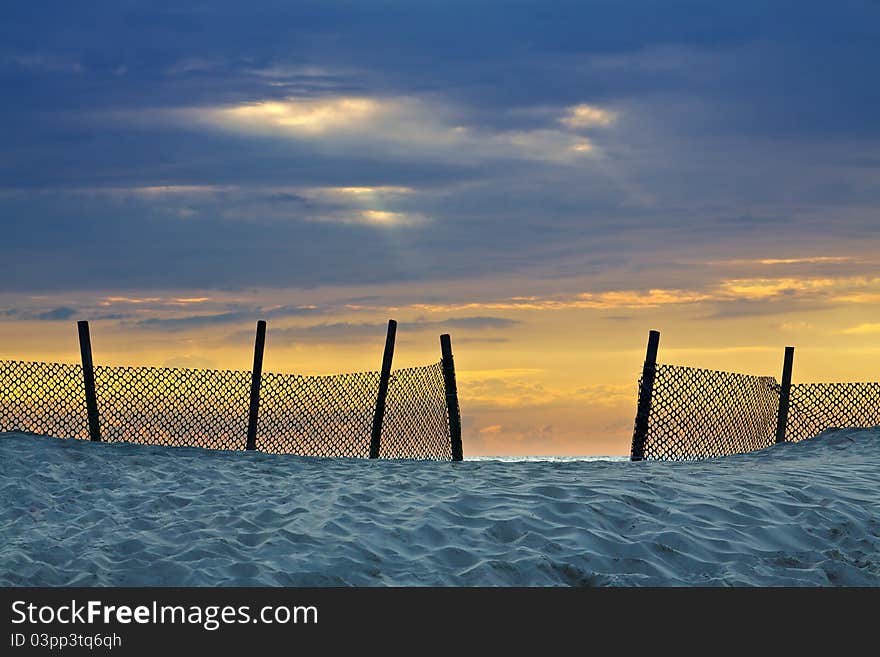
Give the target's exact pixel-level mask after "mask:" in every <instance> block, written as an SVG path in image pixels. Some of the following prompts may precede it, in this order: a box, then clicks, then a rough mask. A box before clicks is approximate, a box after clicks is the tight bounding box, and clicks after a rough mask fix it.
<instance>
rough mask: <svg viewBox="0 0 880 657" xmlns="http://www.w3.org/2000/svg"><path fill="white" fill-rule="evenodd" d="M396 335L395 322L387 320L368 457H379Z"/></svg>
mask: <svg viewBox="0 0 880 657" xmlns="http://www.w3.org/2000/svg"><path fill="white" fill-rule="evenodd" d="M396 336H397V322H395V321H394V320H393V319H389V320H388V333H387V334H386V336H385V353H384V354H382V371H381V373H380V374H379V392H378V394H377V395H376V411H375V413H373V431H372V433H371V434H370V458H371V459H377V458H379V443H380V441H381V440H382V421H383V420H384V419H385V399H386V397H387V396H388V382H389V381H390V380H391V360H392V359H393V358H394V339H395V337H396Z"/></svg>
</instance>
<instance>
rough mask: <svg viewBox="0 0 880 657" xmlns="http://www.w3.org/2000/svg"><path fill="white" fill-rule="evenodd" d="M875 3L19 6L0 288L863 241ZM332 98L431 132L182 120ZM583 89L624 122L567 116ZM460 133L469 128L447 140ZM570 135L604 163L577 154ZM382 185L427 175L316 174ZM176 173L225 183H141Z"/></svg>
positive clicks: (566, 266) (12, 23)
mask: <svg viewBox="0 0 880 657" xmlns="http://www.w3.org/2000/svg"><path fill="white" fill-rule="evenodd" d="M878 18H880V8H878V5H877V3H872V2H839V3H835V4H834V5H833V7H829V6H828V5H827V4H824V3H811V2H801V3H790V2H757V1H755V2H742V3H727V2H711V3H703V2H694V1H684V0H670V1H669V2H663V3H655V2H640V3H619V2H611V1H610V0H609V1H601V2H598V1H597V2H554V3H546V2H510V1H507V2H450V1H444V2H424V3H410V2H387V3H370V2H353V1H352V2H331V1H326V0H322V1H320V2H317V1H316V2H296V3H291V2H282V1H280V0H279V1H277V2H260V3H258V4H253V3H251V4H242V3H237V2H223V1H212V2H208V1H202V2H188V3H185V4H181V3H175V2H159V3H156V2H145V1H144V2H140V1H132V2H126V3H119V2H116V1H113V2H109V1H108V2H103V1H95V2H90V3H88V5H87V6H83V5H82V4H81V3H69V2H31V3H5V4H4V6H3V8H2V9H0V44H2V45H0V89H2V91H0V96H2V99H3V103H2V104H0V226H2V230H3V238H4V239H3V240H2V242H0V257H2V258H3V261H4V263H5V265H6V276H4V278H3V282H2V284H0V291H18V292H21V291H32V290H60V291H63V290H67V289H106V288H111V287H112V288H114V289H137V288H153V289H157V288H171V287H174V288H185V287H200V288H205V289H210V288H224V289H226V288H235V287H244V286H250V287H269V286H297V287H309V286H316V285H325V284H351V283H385V282H406V281H418V280H429V279H437V278H444V277H447V276H449V275H450V274H451V273H454V274H455V276H463V277H467V276H479V275H500V274H503V273H507V272H517V271H523V270H527V269H529V268H531V267H540V268H542V269H543V271H542V275H545V276H549V277H552V276H554V275H558V274H560V273H562V272H566V273H567V272H578V273H583V272H585V271H592V270H595V269H601V267H602V264H601V263H602V262H603V261H607V260H610V261H614V262H617V263H620V264H621V266H623V267H630V268H632V269H633V270H635V269H636V268H642V269H649V268H650V267H651V266H658V265H659V266H663V267H665V264H664V263H665V262H666V261H667V260H669V259H670V258H669V255H668V254H670V253H677V252H680V251H681V250H682V249H683V248H684V247H683V246H682V245H683V244H685V243H687V245H688V247H687V248H688V249H689V250H691V251H692V250H696V249H717V248H719V245H720V244H723V245H725V247H724V248H729V246H731V245H733V246H735V248H736V249H738V250H740V251H748V250H750V249H756V248H761V249H764V250H767V251H770V252H775V251H785V250H786V249H796V248H800V247H801V246H802V245H804V244H807V245H809V244H814V243H815V242H816V240H817V239H818V237H819V236H820V235H822V234H823V232H825V231H827V227H828V222H829V221H831V220H833V221H834V224H835V226H836V229H835V232H836V234H837V235H842V236H847V237H848V238H849V239H853V240H859V239H866V238H869V237H871V236H872V235H873V234H875V231H876V229H875V221H876V212H875V208H876V206H877V203H878V202H880V192H878V191H877V189H878V188H877V185H876V182H875V181H876V171H877V157H876V155H875V151H880V146H878V142H880V130H878V129H880V118H878V117H880V88H878V85H876V84H873V80H872V75H873V62H875V61H877V60H878V57H880V45H878V41H877V39H876V34H875V33H874V31H873V30H874V29H875V28H874V26H876V24H877V22H878ZM340 96H346V97H365V98H379V99H392V100H395V99H415V100H418V101H419V103H420V104H419V105H418V107H417V109H415V110H408V111H410V114H408V115H407V116H408V117H409V119H410V120H412V121H413V122H414V124H415V125H418V126H419V127H420V130H418V131H417V132H418V134H416V135H414V136H415V137H420V138H422V139H421V141H419V139H411V140H409V141H408V140H407V139H405V138H402V139H401V140H397V141H395V140H396V139H397V137H396V135H395V130H394V128H395V126H394V125H392V126H391V127H388V126H380V127H379V128H377V129H375V130H373V131H367V132H368V134H358V135H352V134H348V133H346V132H345V131H344V130H329V131H327V132H326V133H323V134H322V135H321V136H320V138H318V137H314V136H312V137H308V138H306V137H303V136H302V135H293V136H291V135H283V134H274V133H270V132H266V131H262V132H261V131H248V130H243V129H238V128H235V127H233V128H234V129H232V128H229V127H228V126H225V127H223V126H221V127H218V126H217V125H214V124H208V123H205V122H204V121H202V122H199V121H195V120H193V119H192V118H191V116H190V115H188V114H180V111H182V110H188V109H192V108H208V107H213V108H218V107H230V106H234V105H240V104H243V103H251V102H265V101H271V100H276V101H283V100H285V99H287V98H290V97H296V98H298V99H329V98H336V97H340ZM395 102H396V100H395ZM581 103H587V104H590V105H593V106H596V107H599V108H604V109H606V110H608V111H610V112H614V113H615V115H616V117H617V118H616V120H615V121H613V122H612V123H610V124H609V125H607V126H587V127H577V126H575V127H567V126H566V125H564V124H562V123H560V118H562V117H564V116H565V112H566V111H567V110H566V108H568V107H570V106H572V105H575V104H581ZM181 117H184V118H181ZM457 126H463V127H464V128H466V130H467V134H469V135H473V137H469V138H468V139H466V140H464V141H463V142H461V143H460V144H458V145H456V146H454V147H450V146H448V145H444V143H443V139H444V138H445V137H444V135H446V134H447V132H448V131H450V130H453V129H455V128H456V127H457ZM516 139H519V140H520V142H519V143H520V145H518V146H511V144H510V142H511V140H513V141H515V140H516ZM578 139H585V140H589V142H590V144H591V145H592V147H593V148H594V151H595V155H594V156H590V157H586V158H585V159H583V160H571V159H570V158H568V156H567V155H565V154H564V153H562V151H564V150H565V148H566V145H567V144H568V143H569V142H567V141H565V140H570V141H571V143H572V144H575V143H576V141H577V140H578ZM856 143H857V144H858V145H859V146H860V153H861V155H859V156H856V155H854V152H853V144H856ZM382 185H393V186H406V187H411V188H412V189H413V193H411V194H405V195H400V196H398V197H393V198H391V197H389V198H388V199H379V200H374V201H373V202H372V204H366V205H365V204H363V203H361V202H359V201H357V200H352V199H350V198H349V199H340V198H336V197H334V198H328V197H321V196H319V195H318V196H315V195H312V196H310V195H309V194H308V193H307V191H303V190H304V189H306V188H311V187H328V186H382ZM157 186H176V187H177V186H193V187H199V186H203V187H204V186H208V187H212V188H214V189H215V191H213V192H209V193H208V192H205V193H203V192H193V193H189V194H165V195H162V194H159V195H157V194H153V195H150V194H142V193H137V192H131V193H128V192H125V190H131V189H136V188H145V187H157ZM114 190H115V191H114ZM358 203H361V204H360V205H359V204H358ZM815 208H821V209H822V213H817V212H815ZM364 212H373V213H376V212H379V213H385V214H383V215H376V214H374V215H372V216H373V217H374V218H375V217H380V218H381V217H392V218H394V217H399V218H400V219H401V222H400V223H401V225H400V226H396V227H393V228H392V227H388V226H383V225H378V224H377V225H365V224H362V223H357V221H358V219H359V218H363V217H364V216H365V215H363V213H364ZM389 213H391V214H389ZM820 215H821V216H820ZM366 216H367V218H369V215H366ZM409 217H415V219H414V220H412V221H409V220H408V219H407V218H409ZM655 282H656V281H655ZM661 283H662V281H661ZM157 321H168V322H172V323H171V324H156V326H157V327H158V326H164V327H165V328H171V327H174V326H178V327H183V326H186V325H193V323H199V322H201V323H203V324H204V323H206V322H214V323H222V322H226V321H237V319H236V316H235V312H233V311H231V312H230V313H218V314H216V316H215V318H214V319H206V318H204V317H201V318H198V317H195V316H193V317H192V318H178V319H172V318H169V319H168V320H157ZM174 322H176V324H175V323H174Z"/></svg>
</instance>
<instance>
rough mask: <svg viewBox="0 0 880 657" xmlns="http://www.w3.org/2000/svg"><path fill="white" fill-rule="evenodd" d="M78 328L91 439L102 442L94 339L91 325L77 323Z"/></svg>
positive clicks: (82, 322) (83, 322)
mask: <svg viewBox="0 0 880 657" xmlns="http://www.w3.org/2000/svg"><path fill="white" fill-rule="evenodd" d="M76 327H77V329H78V330H79V355H80V359H81V360H82V371H83V384H84V385H85V390H86V412H87V414H88V418H89V438H91V439H92V440H94V441H95V442H100V440H101V424H100V422H99V421H98V394H97V391H96V390H95V365H94V363H93V362H92V339H91V337H90V335H89V323H88V322H87V321H85V320H83V321H80V322H77V323H76Z"/></svg>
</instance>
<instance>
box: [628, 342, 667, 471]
mask: <svg viewBox="0 0 880 657" xmlns="http://www.w3.org/2000/svg"><path fill="white" fill-rule="evenodd" d="M659 347H660V331H651V332H650V333H648V350H647V353H646V354H645V365H644V366H643V367H642V382H641V385H640V386H639V405H638V408H637V409H636V425H635V429H634V430H633V441H632V450H631V452H630V460H632V461H644V460H645V442H646V441H647V440H648V418H649V417H650V415H651V398H652V397H653V396H654V375H655V374H656V372H657V350H658V349H659Z"/></svg>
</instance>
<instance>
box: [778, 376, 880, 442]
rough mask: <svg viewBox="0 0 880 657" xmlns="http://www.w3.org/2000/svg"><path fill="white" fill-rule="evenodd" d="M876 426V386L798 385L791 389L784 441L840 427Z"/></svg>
mask: <svg viewBox="0 0 880 657" xmlns="http://www.w3.org/2000/svg"><path fill="white" fill-rule="evenodd" d="M876 426H880V382H863V383H799V384H797V385H793V386H792V387H791V402H790V405H789V416H788V423H787V428H786V440H787V441H790V442H796V441H799V440H804V439H805V438H812V437H813V436H815V435H817V434H820V433H822V432H823V431H825V429H830V428H841V427H876Z"/></svg>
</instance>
